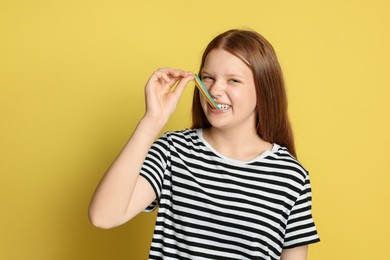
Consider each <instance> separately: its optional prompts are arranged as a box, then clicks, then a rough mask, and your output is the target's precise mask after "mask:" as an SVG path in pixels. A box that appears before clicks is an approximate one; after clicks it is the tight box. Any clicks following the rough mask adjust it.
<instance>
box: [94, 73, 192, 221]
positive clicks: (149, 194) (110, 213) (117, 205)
mask: <svg viewBox="0 0 390 260" xmlns="http://www.w3.org/2000/svg"><path fill="white" fill-rule="evenodd" d="M192 79H193V76H192V73H190V72H184V71H181V70H174V69H170V68H164V69H159V70H158V71H156V72H154V73H153V75H152V76H151V77H150V78H149V81H148V82H147V84H146V86H145V97H146V112H145V114H144V116H143V117H142V119H141V120H140V121H139V123H138V125H137V127H136V129H135V130H134V132H133V134H132V136H131V137H130V139H129V141H128V143H127V144H126V146H125V147H124V148H123V150H122V151H121V153H120V154H119V155H118V157H117V158H116V159H115V161H114V162H113V164H112V165H111V167H110V168H109V169H108V170H107V172H106V173H105V175H104V177H103V179H102V180H101V181H100V183H99V185H98V187H97V189H96V191H95V194H94V195H93V197H92V200H91V203H90V206H89V218H90V220H91V222H92V224H93V225H95V226H97V227H100V228H111V227H115V226H119V225H121V224H123V223H125V222H127V221H128V220H130V219H131V218H133V217H134V216H136V215H137V214H138V213H139V212H141V211H142V210H143V209H145V208H146V207H147V206H148V205H149V204H150V203H151V202H152V201H153V200H155V198H156V195H155V193H154V191H153V189H152V187H151V186H150V184H149V183H148V182H147V181H146V179H144V178H143V177H141V176H139V173H140V170H141V167H142V164H143V161H144V159H145V157H146V155H147V153H148V150H149V148H150V147H151V145H152V144H153V142H154V140H155V139H156V137H157V136H158V134H159V133H160V132H161V130H162V129H163V127H164V125H165V124H166V122H167V121H168V119H169V118H170V116H171V115H172V113H173V112H174V111H175V109H176V106H177V103H178V101H179V99H180V97H181V95H182V93H183V91H184V88H185V86H186V85H187V83H188V82H189V81H190V80H192Z"/></svg>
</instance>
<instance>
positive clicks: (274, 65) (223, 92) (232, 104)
mask: <svg viewBox="0 0 390 260" xmlns="http://www.w3.org/2000/svg"><path fill="white" fill-rule="evenodd" d="M199 75H200V78H201V80H202V81H203V83H204V85H205V87H206V88H207V89H208V91H209V92H210V95H211V96H212V97H213V99H214V100H215V102H216V103H217V104H218V106H219V109H216V108H213V107H211V106H210V105H209V103H208V102H207V100H206V98H205V97H204V96H203V95H200V94H199V93H200V92H199V90H198V89H197V88H195V90H194V96H193V106H192V119H193V126H192V128H190V129H185V130H181V131H173V132H168V133H165V134H164V135H163V136H161V137H158V134H159V133H160V131H161V130H162V129H163V127H164V125H165V124H166V123H167V121H168V120H169V118H170V116H171V115H172V114H173V113H174V111H175V109H176V106H177V103H178V101H179V99H180V97H181V95H182V93H183V91H184V88H185V86H186V85H187V84H188V83H189V82H190V81H191V80H193V79H194V78H193V74H192V73H191V72H186V71H183V70H177V69H172V68H162V69H158V70H157V71H155V72H154V73H153V74H152V75H151V77H150V78H149V80H148V82H147V84H146V86H145V95H146V111H145V114H144V116H143V117H142V118H141V120H140V121H139V123H138V125H137V127H136V129H135V130H134V132H133V134H132V136H131V137H130V139H129V141H128V143H127V144H126V146H125V147H124V148H123V150H122V152H121V153H120V154H119V156H118V157H117V159H116V160H115V161H114V162H113V164H112V166H111V167H110V168H109V169H108V171H107V172H106V174H105V175H104V177H103V179H102V180H101V182H100V184H99V186H98V188H97V189H96V192H95V194H94V196H93V198H92V201H91V204H90V209H89V216H90V219H91V221H92V223H93V225H95V226H97V227H101V228H111V227H115V226H119V225H121V224H123V223H126V222H127V221H129V220H130V219H132V218H133V217H134V216H136V215H137V214H138V213H140V212H141V211H152V210H154V209H155V208H158V215H157V220H156V225H155V231H154V235H153V240H152V243H151V248H150V255H149V258H150V259H283V260H303V259H306V257H307V250H308V244H311V243H314V242H318V241H319V237H318V234H317V231H316V227H315V224H314V221H313V218H312V215H311V187H310V180H309V175H308V173H307V171H306V170H305V168H303V167H302V165H301V164H300V163H299V162H298V161H297V159H296V154H295V147H294V139H293V134H292V130H291V126H290V123H289V119H288V114H287V98H286V91H285V86H284V81H283V75H282V71H281V68H280V65H279V63H278V60H277V58H276V55H275V52H274V50H273V48H272V46H271V45H270V43H269V42H268V41H267V40H266V39H264V37H262V36H261V35H259V34H258V33H256V32H254V31H248V30H229V31H227V32H224V33H222V34H220V35H218V36H217V37H216V38H214V39H213V40H212V41H211V42H210V43H209V45H208V46H207V48H206V50H205V52H204V54H203V57H202V62H201V66H200V71H199ZM156 138H157V140H156Z"/></svg>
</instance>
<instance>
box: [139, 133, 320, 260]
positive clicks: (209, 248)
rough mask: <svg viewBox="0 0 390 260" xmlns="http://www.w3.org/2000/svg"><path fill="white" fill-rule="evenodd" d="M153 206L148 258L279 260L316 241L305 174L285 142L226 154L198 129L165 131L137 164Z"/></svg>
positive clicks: (307, 176) (306, 174) (151, 207)
mask: <svg viewBox="0 0 390 260" xmlns="http://www.w3.org/2000/svg"><path fill="white" fill-rule="evenodd" d="M140 174H141V176H143V177H144V178H146V180H148V181H149V183H150V184H151V186H152V187H153V189H154V191H155V193H156V197H157V199H156V201H154V202H153V203H152V204H151V205H150V206H149V207H148V208H147V209H146V211H152V210H154V209H155V208H156V207H157V206H158V214H157V219H156V225H155V229H154V235H153V240H152V243H151V248H150V255H149V258H150V259H235V260H236V259H280V255H281V251H282V249H283V248H292V247H296V246H300V245H306V244H310V243H314V242H317V241H319V237H318V234H317V231H316V227H315V224H314V221H313V218H312V215H311V187H310V181H309V175H308V173H307V171H306V170H305V169H304V168H303V167H302V166H301V165H300V163H299V162H298V161H297V160H296V159H295V158H294V157H293V156H291V154H290V153H289V152H288V150H287V149H286V148H284V147H281V146H279V145H277V144H274V145H273V148H272V150H271V151H266V152H264V153H263V154H261V155H259V156H258V157H256V158H255V159H253V160H251V161H245V162H244V161H238V160H233V159H230V158H227V157H225V156H223V155H221V154H219V153H218V152H217V151H216V150H214V149H213V148H212V147H211V146H210V145H209V144H208V143H207V142H206V141H205V140H204V139H203V135H202V130H200V129H197V130H195V129H187V130H183V131H177V132H169V133H166V134H164V135H163V136H162V137H160V138H159V139H158V140H156V141H155V143H154V144H153V146H152V147H151V149H150V151H149V153H148V155H147V157H146V159H145V161H144V164H143V166H142V169H141V173H140Z"/></svg>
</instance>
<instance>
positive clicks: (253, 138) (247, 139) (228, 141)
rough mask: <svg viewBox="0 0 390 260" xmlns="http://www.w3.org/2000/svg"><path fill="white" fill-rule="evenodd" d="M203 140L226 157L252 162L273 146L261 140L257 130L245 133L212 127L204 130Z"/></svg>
mask: <svg viewBox="0 0 390 260" xmlns="http://www.w3.org/2000/svg"><path fill="white" fill-rule="evenodd" d="M203 138H204V139H205V140H206V141H207V142H208V143H209V144H210V145H211V146H212V147H213V148H214V149H215V150H217V151H218V152H219V153H221V154H223V155H224V156H227V157H229V158H232V159H236V160H242V161H248V160H251V159H253V158H255V157H257V156H259V155H260V154H262V153H263V152H265V151H266V150H271V149H272V144H270V143H268V142H266V141H264V140H263V139H261V138H260V136H258V134H257V132H256V129H254V130H253V131H251V132H248V131H245V132H243V131H240V130H239V129H237V130H229V131H226V130H223V129H218V128H214V127H211V128H207V129H203Z"/></svg>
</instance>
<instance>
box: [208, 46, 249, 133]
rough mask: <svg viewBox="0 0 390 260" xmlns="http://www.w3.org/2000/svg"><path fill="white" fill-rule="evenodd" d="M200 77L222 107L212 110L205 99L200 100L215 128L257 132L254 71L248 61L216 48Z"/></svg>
mask: <svg viewBox="0 0 390 260" xmlns="http://www.w3.org/2000/svg"><path fill="white" fill-rule="evenodd" d="M200 77H201V79H202V81H203V84H204V85H205V87H206V88H207V89H208V91H209V92H210V95H211V96H212V97H213V98H214V100H215V102H216V103H217V104H219V105H220V108H221V109H219V110H218V109H214V108H212V107H211V106H210V105H209V104H208V103H207V101H206V99H205V98H204V97H203V96H201V97H200V102H201V105H202V108H203V111H204V113H205V115H206V117H207V119H208V121H209V122H210V124H211V125H212V126H213V127H216V128H221V129H229V128H238V129H251V130H253V129H255V124H256V112H255V107H256V90H255V83H254V80H253V73H252V71H251V70H250V69H249V68H248V66H247V65H245V63H244V62H242V61H241V60H240V59H239V58H237V57H236V56H234V55H232V54H230V53H229V52H227V51H225V50H223V49H214V50H212V51H211V52H210V53H209V54H208V55H207V57H206V60H205V63H204V66H203V69H202V71H201V73H200Z"/></svg>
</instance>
